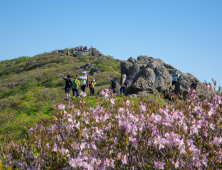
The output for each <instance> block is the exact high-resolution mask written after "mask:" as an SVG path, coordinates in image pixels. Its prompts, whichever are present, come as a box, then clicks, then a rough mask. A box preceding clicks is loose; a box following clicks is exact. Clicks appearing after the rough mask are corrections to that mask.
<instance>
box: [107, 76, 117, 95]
mask: <svg viewBox="0 0 222 170" xmlns="http://www.w3.org/2000/svg"><path fill="white" fill-rule="evenodd" d="M108 80H110V78H108ZM116 86H117V81H116V77H114V78H113V79H112V80H111V89H112V91H113V96H116Z"/></svg>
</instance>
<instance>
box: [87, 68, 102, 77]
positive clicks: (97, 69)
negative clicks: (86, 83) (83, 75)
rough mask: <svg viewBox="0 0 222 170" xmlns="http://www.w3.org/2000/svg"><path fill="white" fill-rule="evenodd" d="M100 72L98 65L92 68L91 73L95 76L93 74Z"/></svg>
mask: <svg viewBox="0 0 222 170" xmlns="http://www.w3.org/2000/svg"><path fill="white" fill-rule="evenodd" d="M99 72H100V69H99V68H98V67H96V68H92V69H91V71H90V73H89V74H90V75H92V76H93V75H96V74H98V73H99Z"/></svg>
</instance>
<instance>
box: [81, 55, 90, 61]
mask: <svg viewBox="0 0 222 170" xmlns="http://www.w3.org/2000/svg"><path fill="white" fill-rule="evenodd" d="M81 60H82V61H84V62H85V61H89V57H87V56H83V57H82V58H81Z"/></svg>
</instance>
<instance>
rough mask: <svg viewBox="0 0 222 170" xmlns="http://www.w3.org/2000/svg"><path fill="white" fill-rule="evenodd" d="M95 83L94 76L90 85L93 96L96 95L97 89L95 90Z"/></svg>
mask: <svg viewBox="0 0 222 170" xmlns="http://www.w3.org/2000/svg"><path fill="white" fill-rule="evenodd" d="M95 85H96V81H95V79H94V78H92V80H91V83H90V85H89V89H90V95H92V96H93V95H94V92H95V90H94V87H95Z"/></svg>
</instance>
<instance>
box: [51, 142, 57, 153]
mask: <svg viewBox="0 0 222 170" xmlns="http://www.w3.org/2000/svg"><path fill="white" fill-rule="evenodd" d="M52 151H53V152H56V151H57V145H56V143H55V144H54V146H53V148H52Z"/></svg>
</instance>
